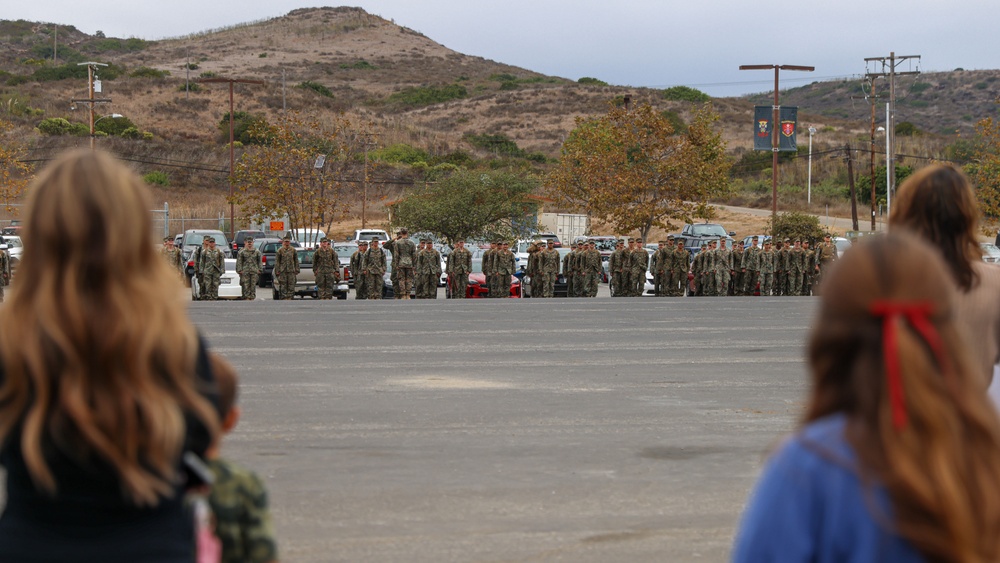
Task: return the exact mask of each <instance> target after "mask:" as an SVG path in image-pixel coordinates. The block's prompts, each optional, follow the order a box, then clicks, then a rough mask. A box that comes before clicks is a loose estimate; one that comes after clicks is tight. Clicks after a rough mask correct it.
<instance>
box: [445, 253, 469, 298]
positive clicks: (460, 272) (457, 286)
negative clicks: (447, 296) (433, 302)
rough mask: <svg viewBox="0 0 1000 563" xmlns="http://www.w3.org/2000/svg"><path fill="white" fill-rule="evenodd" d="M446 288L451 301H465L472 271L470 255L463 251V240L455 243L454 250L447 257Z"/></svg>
mask: <svg viewBox="0 0 1000 563" xmlns="http://www.w3.org/2000/svg"><path fill="white" fill-rule="evenodd" d="M447 271H448V286H449V287H450V288H451V298H452V299H465V297H466V293H467V292H468V286H469V272H471V271H472V253H471V252H469V251H468V250H466V249H465V239H458V240H456V241H455V250H452V251H451V254H449V255H448V267H447Z"/></svg>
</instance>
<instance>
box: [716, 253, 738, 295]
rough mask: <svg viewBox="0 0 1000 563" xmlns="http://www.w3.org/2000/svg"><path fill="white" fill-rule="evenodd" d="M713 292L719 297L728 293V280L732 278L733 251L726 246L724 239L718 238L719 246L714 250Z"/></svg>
mask: <svg viewBox="0 0 1000 563" xmlns="http://www.w3.org/2000/svg"><path fill="white" fill-rule="evenodd" d="M713 263H714V264H715V294H716V295H717V296H720V297H726V296H728V295H729V282H731V281H732V279H733V251H732V250H729V248H728V247H727V246H726V239H719V248H717V249H716V250H715V257H714V260H713Z"/></svg>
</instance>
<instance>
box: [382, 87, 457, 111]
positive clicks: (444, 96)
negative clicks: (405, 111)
mask: <svg viewBox="0 0 1000 563" xmlns="http://www.w3.org/2000/svg"><path fill="white" fill-rule="evenodd" d="M468 96H469V91H468V90H466V88H465V86H462V85H459V84H447V85H444V86H423V87H411V88H404V89H402V90H400V91H399V92H396V93H395V94H392V95H391V96H389V98H388V102H389V103H394V104H400V105H404V106H410V107H419V106H429V105H432V104H440V103H444V102H449V101H451V100H460V99H462V98H466V97H468Z"/></svg>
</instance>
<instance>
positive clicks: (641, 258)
mask: <svg viewBox="0 0 1000 563" xmlns="http://www.w3.org/2000/svg"><path fill="white" fill-rule="evenodd" d="M629 269H630V270H631V271H632V273H633V274H642V273H644V272H645V271H646V270H648V269H649V253H648V252H646V249H645V248H641V247H640V248H636V249H635V250H633V251H632V254H630V255H629Z"/></svg>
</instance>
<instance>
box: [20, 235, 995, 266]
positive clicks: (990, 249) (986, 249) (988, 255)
mask: <svg viewBox="0 0 1000 563" xmlns="http://www.w3.org/2000/svg"><path fill="white" fill-rule="evenodd" d="M4 238H6V237H4ZM979 247H980V248H982V249H983V262H986V263H987V264H998V263H1000V248H998V247H997V245H995V244H992V243H989V242H981V243H979Z"/></svg>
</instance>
